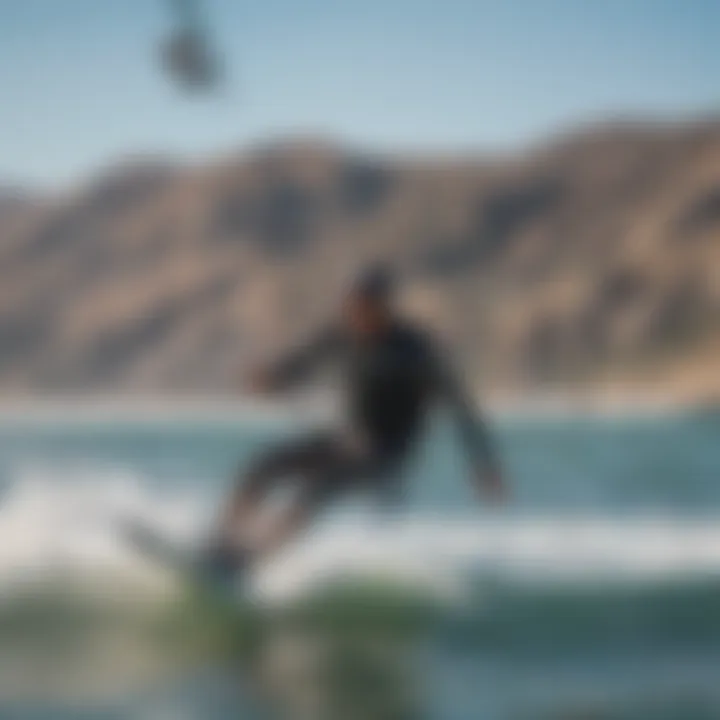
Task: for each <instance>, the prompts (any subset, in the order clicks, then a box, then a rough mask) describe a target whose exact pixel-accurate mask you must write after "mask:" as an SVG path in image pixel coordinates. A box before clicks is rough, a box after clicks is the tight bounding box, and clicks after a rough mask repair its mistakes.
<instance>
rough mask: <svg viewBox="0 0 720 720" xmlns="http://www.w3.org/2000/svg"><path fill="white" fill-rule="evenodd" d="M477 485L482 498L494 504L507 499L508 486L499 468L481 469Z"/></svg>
mask: <svg viewBox="0 0 720 720" xmlns="http://www.w3.org/2000/svg"><path fill="white" fill-rule="evenodd" d="M478 485H479V489H480V492H481V493H482V496H483V498H484V499H485V500H487V501H489V502H491V503H493V504H494V505H504V504H505V503H506V502H507V501H508V497H509V492H508V488H507V485H506V483H505V480H504V478H503V475H502V473H501V472H500V470H498V469H496V468H494V469H489V470H481V471H480V473H479V478H478Z"/></svg>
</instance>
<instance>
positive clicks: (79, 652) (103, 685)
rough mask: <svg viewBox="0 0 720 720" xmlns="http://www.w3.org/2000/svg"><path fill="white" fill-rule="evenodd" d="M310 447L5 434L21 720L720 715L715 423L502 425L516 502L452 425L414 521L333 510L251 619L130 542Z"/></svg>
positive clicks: (184, 532) (0, 439)
mask: <svg viewBox="0 0 720 720" xmlns="http://www.w3.org/2000/svg"><path fill="white" fill-rule="evenodd" d="M296 432H298V428H297V427H296V426H294V425H293V423H292V422H290V421H287V422H284V421H273V422H270V421H268V420H267V419H264V420H262V421H259V420H258V421H253V419H252V418H248V417H238V418H237V419H236V420H234V419H228V418H227V417H224V418H222V419H220V418H218V419H217V420H215V421H212V420H204V421H203V422H201V423H200V422H197V423H194V422H192V421H189V420H187V419H178V420H175V421H172V422H169V421H168V422H160V421H155V422H151V421H149V420H143V419H142V418H138V419H137V420H136V421H127V420H126V421H123V422H112V421H109V420H104V421H97V422H93V423H91V422H87V421H83V422H81V421H79V420H78V421H74V420H73V417H72V414H69V416H68V419H67V421H66V422H63V423H57V422H52V423H51V422H41V421H26V422H24V423H22V424H20V423H14V424H9V423H5V424H4V425H2V426H1V427H0V718H5V717H8V718H19V719H21V718H33V719H34V718H38V719H42V720H44V719H45V718H69V719H72V720H75V718H78V719H83V720H84V719H85V718H87V719H88V720H89V719H91V718H92V719H94V718H108V719H109V718H138V719H139V718H156V717H157V718H165V717H179V718H193V719H194V718H198V719H200V718H203V719H208V720H212V719H213V718H218V720H225V719H226V718H236V717H243V718H255V717H257V718H264V717H293V718H294V717H317V718H323V717H343V718H348V719H349V718H354V717H358V718H368V719H370V718H378V719H379V718H388V719H389V718H400V717H404V718H430V719H431V720H456V719H457V720H466V719H467V720H471V719H472V718H488V720H495V719H496V718H497V719H498V720H504V719H505V718H508V719H509V720H514V719H517V720H524V719H527V720H531V719H532V720H535V719H538V720H544V719H545V718H548V719H549V718H568V719H571V718H572V719H575V718H577V719H578V720H580V718H603V719H604V718H607V719H608V720H615V719H616V718H617V719H620V718H622V719H625V718H632V719H633V720H634V719H635V718H653V719H654V720H656V719H664V718H673V719H676V718H677V720H691V719H692V718H720V686H719V685H718V682H717V680H718V678H720V650H718V648H719V647H720V644H719V641H720V610H718V607H719V604H718V600H719V599H720V523H718V520H720V444H719V443H718V437H719V435H720V421H719V420H718V419H713V418H712V417H702V418H701V417H695V418H693V417H690V416H687V417H679V416H678V417H663V418H661V417H655V418H652V417H649V418H622V419H619V418H616V419H609V418H604V419H598V418H594V419H593V418H582V417H572V418H562V419H561V418H556V419H552V420H551V419H541V418H533V419H524V420H523V419H522V418H513V419H505V420H503V421H502V422H500V423H498V440H499V442H500V445H501V447H502V452H503V456H504V457H505V459H506V465H507V472H508V476H509V478H511V480H512V500H511V503H510V504H509V506H508V507H506V508H504V509H501V510H499V511H495V510H491V509H489V508H484V507H482V506H481V505H480V504H479V503H478V502H477V501H476V497H475V495H474V493H473V491H472V489H471V487H470V485H469V483H468V468H467V467H466V466H465V463H464V462H463V458H462V455H461V454H460V453H459V452H458V449H457V448H456V446H455V442H454V438H453V436H452V434H451V433H450V431H449V429H448V428H446V427H445V426H444V425H443V424H442V423H439V424H438V427H436V428H434V429H433V430H432V432H431V433H430V436H429V438H428V443H427V445H426V447H425V449H424V450H423V452H422V453H421V456H419V457H418V458H417V460H416V462H414V463H413V465H412V466H411V467H410V468H409V469H408V473H407V488H408V491H407V494H406V505H405V509H404V510H403V512H402V513H401V514H399V515H397V516H394V517H393V518H390V519H379V518H378V517H377V513H374V512H373V511H372V510H371V509H370V510H368V508H366V507H364V506H361V505H356V504H352V503H351V504H349V505H348V506H343V507H338V508H334V509H333V511H332V512H330V513H329V514H328V515H327V516H326V517H324V518H322V519H321V520H320V522H319V525H318V528H317V529H316V531H315V532H314V533H313V534H311V535H310V536H308V537H307V538H305V539H304V540H303V541H302V542H301V543H299V545H298V548H296V549H294V550H291V551H290V552H289V553H288V554H287V555H286V556H285V557H284V558H280V559H279V560H278V562H277V563H276V565H275V566H274V567H268V568H267V569H266V571H265V572H264V574H262V576H261V577H258V578H255V579H254V581H253V582H254V583H255V587H254V589H252V590H251V591H250V592H249V594H248V601H247V602H246V603H245V604H244V605H242V606H241V607H240V606H239V607H237V608H236V607H225V606H219V605H218V604H217V602H216V601H215V600H213V599H208V598H202V597H197V596H196V595H195V594H193V593H192V592H189V591H188V589H187V588H183V587H182V586H179V585H178V584H177V583H176V580H177V579H176V578H168V577H165V576H163V575H162V573H161V572H160V573H158V570H157V568H152V567H148V566H147V564H146V563H143V561H142V559H141V558H137V557H134V556H133V553H132V551H131V549H129V548H127V547H124V546H123V543H122V541H121V538H120V537H118V536H117V533H116V532H115V531H114V529H113V528H114V525H113V523H114V520H115V519H116V518H118V517H120V516H123V515H127V514H135V515H137V514H142V515H143V516H144V517H146V518H147V519H148V521H150V522H154V523H157V524H158V526H159V527H163V528H164V529H165V530H166V531H167V532H172V533H175V534H176V535H177V537H178V539H179V540H184V541H186V542H192V540H193V538H195V537H196V536H197V535H198V534H199V533H201V532H202V529H203V528H204V527H207V525H208V523H209V522H210V520H211V518H212V517H213V515H214V513H215V512H216V510H217V507H218V505H219V503H220V501H221V498H222V497H223V495H224V493H226V492H227V491H228V489H229V488H230V487H231V482H232V477H233V475H234V474H235V472H236V469H237V468H238V467H242V466H243V464H245V463H247V462H248V461H249V459H250V458H251V457H252V455H253V454H254V453H255V452H257V451H259V450H260V449H261V448H262V447H265V446H267V445H268V444H271V443H273V442H277V441H278V440H279V439H280V438H281V437H283V436H286V435H288V434H292V433H296ZM350 570H352V572H353V577H352V579H349V578H348V577H345V576H346V575H347V574H348V573H347V572H345V571H348V572H349V571H350ZM320 580H322V582H321V581H320ZM251 601H252V602H251ZM277 658H281V661H278V660H277ZM292 658H295V660H294V661H293V662H295V663H296V665H299V668H298V667H295V668H290V669H288V668H286V667H284V666H285V665H288V664H289V665H292V662H291V660H292ZM297 658H300V659H299V661H298V660H297ZM318 658H321V659H318ZM313 693H314V694H315V696H317V697H321V700H318V699H317V697H315V699H314V700H313V701H311V700H308V699H307V698H305V696H306V695H312V694H313ZM306 701H307V704H308V708H309V709H307V708H305V706H304V704H303V703H305V702H306ZM313 702H315V705H314V706H313V705H312V703H313ZM303 713H305V714H303Z"/></svg>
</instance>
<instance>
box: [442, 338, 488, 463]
mask: <svg viewBox="0 0 720 720" xmlns="http://www.w3.org/2000/svg"><path fill="white" fill-rule="evenodd" d="M431 375H432V382H433V384H434V386H435V390H436V392H437V394H438V395H439V396H440V398H441V400H443V401H444V402H446V403H447V404H448V406H449V408H450V411H451V412H452V415H453V418H454V420H455V422H456V424H457V428H458V431H459V433H460V438H461V440H462V443H463V445H464V446H465V448H466V450H467V452H468V454H469V456H470V460H471V462H472V463H473V466H474V467H476V468H479V469H481V470H483V471H484V472H491V473H492V472H496V471H497V470H498V469H499V464H498V458H497V454H496V452H495V444H494V442H493V440H492V438H491V434H490V431H489V429H488V425H487V422H486V421H485V419H484V417H483V415H482V413H481V411H480V410H479V408H478V407H477V405H476V403H474V402H473V400H472V398H471V397H470V395H469V394H468V392H467V391H466V389H465V388H464V387H463V386H462V383H461V382H460V380H459V379H458V376H457V374H456V373H455V372H454V371H453V370H452V369H451V367H450V365H449V363H448V362H447V361H446V360H445V359H444V358H443V357H442V356H441V354H440V353H438V352H434V353H432V359H431Z"/></svg>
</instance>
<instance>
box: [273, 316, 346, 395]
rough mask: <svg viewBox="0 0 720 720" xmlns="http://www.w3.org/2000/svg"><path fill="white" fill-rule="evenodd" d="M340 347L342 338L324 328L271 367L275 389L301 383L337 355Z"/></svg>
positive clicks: (285, 388) (333, 331)
mask: <svg viewBox="0 0 720 720" xmlns="http://www.w3.org/2000/svg"><path fill="white" fill-rule="evenodd" d="M339 345H340V338H339V333H338V332H337V331H336V329H335V328H334V327H328V328H324V329H323V330H322V331H320V332H319V333H317V334H316V335H315V336H314V337H312V338H311V339H310V340H308V341H307V342H306V343H304V344H303V345H301V346H299V347H297V348H295V349H294V350H292V351H290V352H289V353H288V354H287V355H285V356H284V357H282V358H280V360H278V361H276V362H275V363H273V364H272V365H271V366H270V368H269V371H268V374H269V377H270V381H271V383H272V385H273V387H275V388H277V389H279V390H287V389H290V388H292V387H293V386H295V385H297V384H299V383H301V382H302V381H303V380H305V379H306V378H307V377H308V375H310V374H311V373H312V372H313V371H314V370H315V369H316V368H317V367H318V366H319V365H321V364H322V363H323V362H325V361H326V360H328V359H330V358H331V357H332V356H333V355H335V354H336V353H337V351H338V348H339Z"/></svg>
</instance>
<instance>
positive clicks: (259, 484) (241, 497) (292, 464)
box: [215, 435, 337, 555]
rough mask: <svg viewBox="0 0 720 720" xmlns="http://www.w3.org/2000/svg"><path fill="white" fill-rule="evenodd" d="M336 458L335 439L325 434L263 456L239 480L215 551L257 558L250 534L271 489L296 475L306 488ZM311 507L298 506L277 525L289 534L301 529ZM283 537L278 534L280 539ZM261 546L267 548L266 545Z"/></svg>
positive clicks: (288, 445) (220, 528) (221, 523)
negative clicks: (298, 528) (306, 510)
mask: <svg viewBox="0 0 720 720" xmlns="http://www.w3.org/2000/svg"><path fill="white" fill-rule="evenodd" d="M336 457H337V448H336V445H335V442H334V440H333V439H332V438H329V437H327V436H324V435H316V436H313V437H310V438H303V439H300V440H298V441H295V442H290V443H289V444H286V445H283V446H280V447H278V448H275V449H272V450H270V451H269V452H268V453H266V454H264V455H262V456H261V457H260V458H259V460H257V461H256V462H254V463H253V465H252V466H251V468H250V470H249V471H247V472H245V473H244V474H243V475H241V477H240V479H239V481H238V484H237V487H236V490H235V491H234V493H233V495H232V497H231V499H230V502H229V503H228V505H227V507H226V509H225V511H224V512H223V514H222V516H221V519H220V523H219V528H218V532H217V537H216V543H215V546H216V548H218V547H219V548H222V549H224V550H225V551H231V552H233V554H234V552H235V550H237V551H238V552H240V553H242V552H243V551H249V552H252V554H253V555H254V554H255V547H254V544H255V543H253V542H251V541H250V540H249V538H248V537H247V535H248V532H247V531H248V529H249V528H252V526H253V525H255V524H256V520H257V518H258V515H259V511H260V510H261V509H262V505H263V502H264V500H265V499H266V498H267V496H268V495H269V494H270V493H271V492H272V490H273V489H275V487H277V485H278V484H279V483H280V482H281V481H283V480H284V479H286V478H289V477H293V476H297V482H299V483H301V485H302V486H305V485H306V484H307V483H308V479H309V478H310V477H313V476H317V475H318V473H321V472H322V469H323V468H328V467H330V466H331V465H332V464H334V463H335V462H336ZM310 504H311V503H309V502H301V503H298V506H297V508H296V510H295V511H294V512H293V511H292V509H291V510H290V511H288V512H287V513H285V514H284V516H283V518H281V519H280V520H279V522H278V527H287V534H288V535H289V534H290V532H291V529H292V528H293V527H296V526H297V527H300V526H302V524H303V520H304V519H305V515H306V513H305V512H304V506H306V505H307V506H308V508H309V506H310ZM270 534H271V535H273V534H274V533H272V532H271V533H270ZM284 534H285V533H280V532H278V537H280V536H281V535H284ZM278 543H279V540H278ZM261 544H262V545H263V546H264V545H265V543H264V542H263V543H261ZM268 544H269V545H274V544H275V543H274V542H269V543H268ZM248 546H249V547H248ZM221 554H224V553H221Z"/></svg>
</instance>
